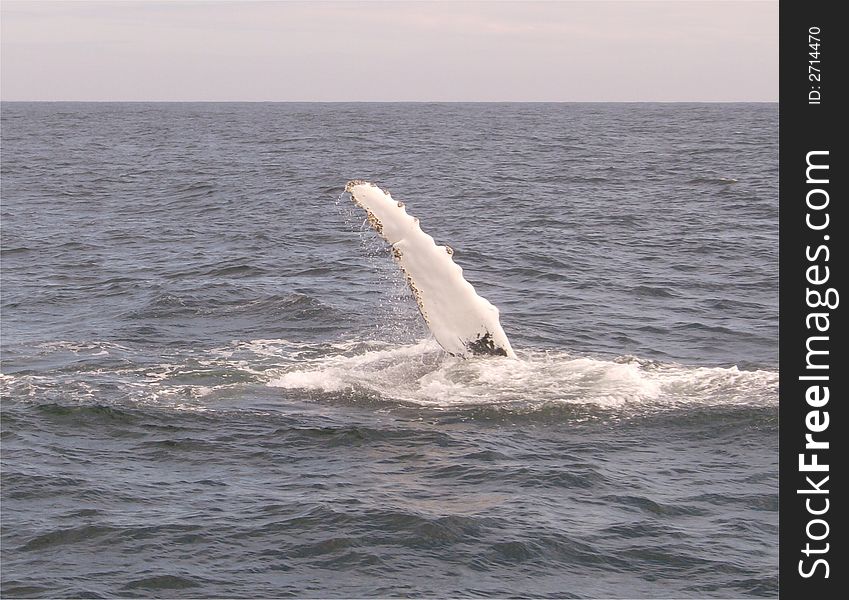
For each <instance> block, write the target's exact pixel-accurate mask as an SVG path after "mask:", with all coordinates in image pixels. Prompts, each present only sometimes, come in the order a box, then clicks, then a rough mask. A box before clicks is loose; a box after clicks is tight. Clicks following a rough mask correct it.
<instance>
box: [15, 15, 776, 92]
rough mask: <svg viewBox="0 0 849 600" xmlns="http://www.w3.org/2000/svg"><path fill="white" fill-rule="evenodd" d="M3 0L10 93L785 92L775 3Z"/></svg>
mask: <svg viewBox="0 0 849 600" xmlns="http://www.w3.org/2000/svg"><path fill="white" fill-rule="evenodd" d="M0 6H1V7H2V9H0V10H2V49H0V51H1V52H2V54H0V62H1V63H2V65H1V66H2V71H0V79H1V80H0V96H1V97H2V99H3V100H178V101H179V100H195V101H197V100H250V101H257V100H264V101H776V100H777V99H778V2H776V1H749V2H729V1H722V0H710V1H705V2H686V1H677V2H676V1H666V2H644V1H639V0H634V1H618V2H617V1H603V2H602V1H593V2H539V3H532V2H521V3H512V2H356V1H349V2H152V1H141V2H70V1H61V2H34V1H29V2H27V1H24V2H21V1H14V0H3V2H2V4H1V5H0Z"/></svg>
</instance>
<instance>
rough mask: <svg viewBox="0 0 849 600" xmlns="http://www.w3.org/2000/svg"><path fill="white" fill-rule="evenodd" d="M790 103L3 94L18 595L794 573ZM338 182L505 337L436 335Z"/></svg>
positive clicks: (7, 505) (619, 590)
mask: <svg viewBox="0 0 849 600" xmlns="http://www.w3.org/2000/svg"><path fill="white" fill-rule="evenodd" d="M777 131H778V107H777V105H776V104H144V103H139V104H78V103H68V104H64V103H44V104H41V103H38V104H36V103H3V105H2V189H0V201H1V202H2V259H1V260H2V299H1V301H2V330H0V333H2V367H1V368H0V371H2V376H0V380H2V395H3V397H2V589H1V590H0V592H2V596H3V597H4V598H17V597H50V598H53V597H92V598H96V597H101V598H107V597H116V596H119V597H168V598H186V597H236V598H268V597H285V596H296V597H325V598H342V597H399V596H427V597H566V598H599V597H605V598H642V597H652V598H655V597H699V598H719V597H722V598H725V597H735V598H748V597H770V596H776V595H777V592H778V582H777V573H778V550H777V542H778V539H777V538H778V532H777V530H778V498H777V488H778V474H777V450H778V430H777V425H778V373H777V363H778V353H777V341H778V329H777V316H778V291H777V283H778V277H777V266H778V257H777V237H778V190H777V166H778V148H777V141H778V134H777ZM353 178H358V179H367V180H370V181H373V182H375V183H377V184H378V185H380V186H382V187H384V188H385V189H388V190H389V191H391V192H392V194H393V196H394V197H395V198H396V199H398V200H402V201H404V202H406V204H407V209H408V211H409V212H410V213H411V214H414V215H416V216H417V217H419V218H420V219H421V223H422V227H423V229H424V230H425V231H427V232H428V233H430V234H431V235H433V236H434V238H436V240H437V242H438V243H448V244H450V245H451V246H452V247H453V248H454V250H455V255H454V258H455V261H456V262H457V263H458V264H460V265H461V266H462V267H463V269H464V273H465V275H466V278H467V279H468V280H469V281H470V282H471V283H472V284H473V285H474V286H475V287H476V289H477V291H478V293H480V294H481V295H482V296H484V297H486V298H487V299H489V300H490V301H491V302H493V303H494V304H495V305H496V306H498V307H499V308H500V310H501V322H502V325H503V327H504V330H505V331H506V333H507V335H508V336H509V337H510V339H511V342H512V345H513V347H514V349H515V350H516V352H517V354H518V356H519V359H518V360H510V359H507V358H475V359H470V360H462V359H458V358H454V357H451V356H449V355H446V354H445V353H444V352H442V351H441V350H440V348H439V346H438V345H437V344H436V343H435V342H433V341H432V340H430V339H428V332H427V329H426V327H425V326H424V324H423V321H422V320H421V318H420V316H419V315H418V313H417V310H416V306H415V302H414V301H413V299H412V297H411V296H410V293H409V292H408V291H407V289H406V287H405V284H404V281H403V279H402V278H401V276H400V275H399V274H398V273H397V272H396V267H395V265H394V264H393V262H392V260H391V258H390V256H389V252H388V251H387V249H386V247H385V245H384V244H383V243H382V242H381V241H380V240H379V239H378V238H377V237H376V236H375V234H374V233H372V232H371V230H370V229H369V228H368V226H367V225H365V224H364V223H363V216H364V215H363V214H361V213H360V212H359V211H358V209H356V207H354V206H353V205H352V204H351V203H350V201H349V200H348V199H347V198H346V197H345V196H344V195H342V192H343V190H344V186H345V183H346V181H347V180H349V179H353Z"/></svg>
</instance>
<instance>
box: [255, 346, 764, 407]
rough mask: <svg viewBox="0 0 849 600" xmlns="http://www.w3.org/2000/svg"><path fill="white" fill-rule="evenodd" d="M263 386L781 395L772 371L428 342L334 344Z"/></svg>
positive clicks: (488, 395) (507, 397)
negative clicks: (501, 351) (344, 347)
mask: <svg viewBox="0 0 849 600" xmlns="http://www.w3.org/2000/svg"><path fill="white" fill-rule="evenodd" d="M268 374H269V375H271V376H272V378H271V379H270V380H269V381H268V385H269V386H272V387H280V388H285V389H289V390H298V389H301V390H308V391H313V392H320V393H338V392H343V391H350V392H352V393H358V394H367V395H369V396H372V397H378V398H382V399H385V400H394V401H400V402H405V403H412V404H417V405H422V406H432V407H456V406H462V405H488V404H489V405H505V404H506V405H512V404H520V405H526V406H535V405H542V404H549V403H565V404H590V405H595V406H599V407H607V408H623V407H628V406H632V407H636V406H646V407H649V406H650V407H652V408H653V409H663V408H677V407H681V406H687V405H699V404H701V405H705V406H710V405H751V406H763V405H770V404H775V403H777V397H778V373H776V372H774V371H763V370H760V371H741V370H739V369H737V367H730V368H724V367H693V366H687V365H678V364H673V363H658V362H654V361H645V360H640V359H637V358H634V357H620V358H617V359H614V360H610V359H606V358H595V357H586V356H575V355H571V354H568V353H565V352H551V351H549V352H545V351H523V352H520V353H519V356H518V359H517V360H514V359H508V358H504V357H485V358H484V357H480V358H473V359H465V360H464V359H460V358H455V357H452V356H449V355H446V354H445V353H443V352H440V350H439V348H438V347H437V346H436V345H435V344H434V343H433V342H432V341H425V342H421V343H418V344H411V345H400V346H395V347H390V348H380V349H374V350H365V351H364V352H362V353H360V354H355V355H350V354H347V353H343V352H338V353H337V352H330V353H328V354H327V355H325V356H321V357H318V358H315V359H312V360H307V361H303V362H298V363H295V364H292V365H289V366H287V367H285V368H282V369H280V370H274V369H271V370H269V371H268Z"/></svg>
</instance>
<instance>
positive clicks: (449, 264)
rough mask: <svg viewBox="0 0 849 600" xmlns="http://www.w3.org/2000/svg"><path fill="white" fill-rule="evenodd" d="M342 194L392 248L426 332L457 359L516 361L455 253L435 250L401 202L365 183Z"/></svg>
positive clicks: (494, 311) (493, 312)
mask: <svg viewBox="0 0 849 600" xmlns="http://www.w3.org/2000/svg"><path fill="white" fill-rule="evenodd" d="M345 191H346V192H348V193H349V194H351V198H352V199H353V201H354V203H355V204H356V205H357V206H359V207H360V208H362V209H364V210H365V211H366V213H367V215H368V222H369V223H370V224H371V226H372V227H373V228H374V229H375V230H376V231H377V232H378V233H379V234H380V235H381V237H383V239H385V240H386V241H387V242H389V243H390V244H391V245H392V254H393V255H394V256H395V260H396V261H397V262H398V265H399V266H400V267H401V270H402V271H403V272H404V275H405V276H406V277H407V283H408V284H409V286H410V289H411V290H412V291H413V296H415V298H416V303H417V304H418V305H419V311H421V313H422V316H423V317H424V320H425V322H426V323H427V326H428V327H429V328H430V330H431V332H432V333H433V336H434V337H435V338H436V341H437V342H439V344H440V345H441V346H442V347H443V348H445V350H446V351H447V352H449V353H451V354H453V355H455V356H470V355H473V354H494V355H500V356H509V357H511V358H515V357H516V355H515V353H514V352H513V349H512V348H511V347H510V341H509V340H508V339H507V336H506V335H505V334H504V330H503V329H502V328H501V323H500V322H499V320H498V309H497V308H496V307H495V306H493V305H492V304H491V303H490V302H489V301H488V300H486V299H485V298H481V297H480V296H478V295H477V293H476V292H475V288H474V287H472V284H470V283H469V282H468V281H466V280H465V279H463V269H461V268H460V266H459V265H457V264H456V263H455V262H454V260H453V259H452V258H451V256H452V254H454V251H453V250H452V249H451V248H449V247H448V246H437V245H436V243H435V242H434V241H433V238H432V237H431V236H429V235H428V234H426V233H425V232H424V231H422V230H421V227H419V220H418V219H416V218H415V217H413V216H411V215H408V214H407V211H406V209H405V208H404V203H403V202H398V201H396V200H393V199H392V196H391V195H390V194H389V193H387V192H385V191H383V190H382V189H380V188H379V187H377V186H376V185H374V184H373V183H369V182H367V181H349V182H348V185H346V186H345Z"/></svg>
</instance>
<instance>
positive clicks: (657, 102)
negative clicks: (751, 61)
mask: <svg viewBox="0 0 849 600" xmlns="http://www.w3.org/2000/svg"><path fill="white" fill-rule="evenodd" d="M0 102H21V103H44V104H49V103H60V102H61V103H66V104H70V103H76V104H778V99H777V98H776V99H775V100H17V99H15V100H8V99H2V98H0Z"/></svg>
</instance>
